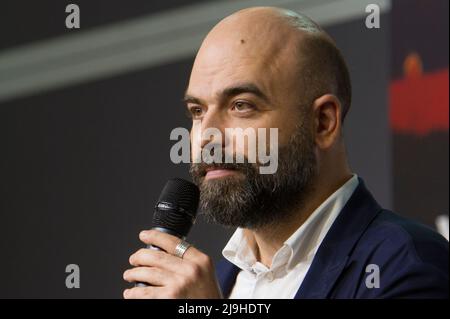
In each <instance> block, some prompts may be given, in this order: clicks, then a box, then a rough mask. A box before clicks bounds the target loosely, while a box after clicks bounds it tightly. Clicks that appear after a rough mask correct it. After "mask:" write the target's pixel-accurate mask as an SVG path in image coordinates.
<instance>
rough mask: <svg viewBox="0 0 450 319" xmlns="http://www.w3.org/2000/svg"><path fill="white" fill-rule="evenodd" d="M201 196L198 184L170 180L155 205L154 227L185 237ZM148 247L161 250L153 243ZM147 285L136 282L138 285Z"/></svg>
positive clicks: (176, 179)
mask: <svg viewBox="0 0 450 319" xmlns="http://www.w3.org/2000/svg"><path fill="white" fill-rule="evenodd" d="M199 198H200V191H199V189H198V187H197V185H195V184H193V183H191V182H188V181H186V180H184V179H181V178H172V179H170V180H168V181H167V183H166V185H165V186H164V188H163V190H162V191H161V194H160V195H159V199H158V202H157V203H156V206H155V211H154V215H153V227H152V229H156V230H158V231H161V232H164V233H167V234H170V235H173V236H176V237H178V238H181V239H185V238H186V236H187V234H188V233H189V231H190V230H191V227H192V225H193V224H194V222H195V216H196V214H197V208H198V201H199ZM147 248H148V249H154V250H161V249H160V248H159V247H156V246H152V245H148V246H147ZM147 286H148V285H147V284H145V283H141V282H138V283H136V287H147Z"/></svg>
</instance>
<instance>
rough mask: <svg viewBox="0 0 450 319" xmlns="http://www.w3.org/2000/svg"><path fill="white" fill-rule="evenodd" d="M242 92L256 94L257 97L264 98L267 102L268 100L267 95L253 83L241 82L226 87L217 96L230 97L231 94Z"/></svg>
mask: <svg viewBox="0 0 450 319" xmlns="http://www.w3.org/2000/svg"><path fill="white" fill-rule="evenodd" d="M242 93H250V94H253V95H256V96H257V97H259V98H260V99H262V100H264V101H265V102H267V103H268V102H269V98H268V97H267V95H265V94H264V92H263V91H262V90H261V89H260V88H259V87H258V86H257V85H255V84H253V83H243V84H238V85H234V86H231V87H228V88H226V89H224V90H223V91H222V92H221V93H220V94H219V96H221V98H230V97H232V96H235V95H239V94H242Z"/></svg>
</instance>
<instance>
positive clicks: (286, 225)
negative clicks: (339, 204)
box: [244, 173, 352, 267]
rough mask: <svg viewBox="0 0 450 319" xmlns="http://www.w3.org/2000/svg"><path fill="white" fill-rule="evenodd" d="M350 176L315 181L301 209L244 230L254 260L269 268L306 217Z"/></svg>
mask: <svg viewBox="0 0 450 319" xmlns="http://www.w3.org/2000/svg"><path fill="white" fill-rule="evenodd" d="M351 177H352V175H351V174H350V173H348V174H345V175H343V176H342V177H341V178H339V179H337V180H336V182H335V183H330V182H329V181H328V182H327V183H326V184H325V183H324V182H322V181H320V180H317V181H316V182H315V183H314V185H313V191H312V192H309V193H308V195H307V196H306V197H305V199H304V202H303V205H302V207H301V208H296V211H295V213H294V214H288V215H289V216H290V217H289V218H286V219H285V220H282V221H280V222H279V223H277V224H275V225H274V224H272V225H270V226H267V227H262V228H260V229H258V230H250V229H245V230H244V234H245V237H246V239H247V242H248V243H249V245H250V247H251V249H252V250H253V252H254V254H255V256H256V259H257V260H258V261H259V262H261V263H262V264H264V265H265V266H266V267H270V266H271V264H272V259H273V256H274V255H275V253H276V252H277V251H278V250H279V249H280V248H281V246H283V244H284V242H285V241H286V240H287V239H288V238H289V237H290V236H291V235H292V234H293V233H294V232H295V231H296V230H297V229H298V228H299V227H300V226H301V225H302V224H303V223H304V222H305V221H306V220H307V219H308V217H309V216H310V215H311V214H312V213H313V212H314V211H315V210H316V208H317V207H319V206H320V204H322V203H323V202H324V201H325V200H326V199H327V198H328V197H329V196H330V195H331V194H333V193H334V192H335V191H336V190H337V189H339V188H340V187H341V186H342V185H344V184H345V183H346V182H347V181H348V180H349V179H350V178H351Z"/></svg>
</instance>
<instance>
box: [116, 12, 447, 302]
mask: <svg viewBox="0 0 450 319" xmlns="http://www.w3.org/2000/svg"><path fill="white" fill-rule="evenodd" d="M185 102H186V106H187V108H188V110H189V113H190V114H191V116H192V118H193V120H196V121H197V122H196V123H200V124H199V125H194V126H193V127H192V131H191V133H192V134H191V139H192V143H196V144H197V145H200V146H201V147H205V145H207V144H208V143H220V144H221V145H224V147H225V146H226V144H227V143H232V142H233V141H229V140H228V141H227V140H224V139H223V138H219V137H216V136H212V137H210V139H209V140H204V139H202V138H201V137H200V140H198V136H201V134H200V135H198V134H196V133H197V130H205V129H207V128H216V129H218V130H219V131H220V132H224V131H225V129H226V128H242V129H247V128H253V129H258V128H266V129H268V128H277V129H278V146H279V157H278V169H277V171H276V172H275V173H274V174H260V173H259V171H258V167H259V166H260V165H261V164H260V163H259V162H257V163H249V162H248V161H247V162H245V163H211V164H207V163H205V162H202V163H197V164H192V165H191V174H192V177H193V180H194V182H195V183H197V184H198V186H199V188H200V191H201V196H200V210H201V212H202V213H203V214H204V215H205V216H206V217H207V218H208V219H209V220H211V221H213V222H216V223H219V224H222V225H225V226H227V227H236V228H237V229H236V231H235V233H234V234H233V236H232V237H231V238H230V240H229V242H228V244H227V245H226V246H225V248H224V249H223V256H224V259H223V260H222V261H221V263H220V264H219V266H218V268H217V271H216V269H215V267H214V266H213V263H212V262H211V259H210V258H209V257H208V256H207V255H205V254H204V253H202V252H201V251H200V250H198V249H197V248H195V247H189V248H187V247H184V250H183V252H182V253H181V255H180V253H179V250H178V252H177V251H176V248H177V245H178V244H179V243H180V239H178V238H176V237H174V236H171V235H168V234H164V233H161V232H158V231H154V230H150V231H143V232H141V234H140V239H141V240H142V241H143V242H144V243H146V244H151V245H155V246H158V247H160V248H161V249H162V251H154V250H148V249H141V250H139V251H138V252H136V253H134V254H133V255H132V256H131V257H130V264H131V265H132V266H134V268H132V269H130V270H127V271H126V272H125V273H124V279H125V280H127V281H129V282H144V283H147V284H148V286H147V287H135V288H132V289H127V290H125V291H124V297H125V298H221V297H224V298H448V256H449V254H448V242H447V241H446V240H445V239H444V238H443V237H441V236H440V235H438V234H437V233H435V232H434V231H432V230H431V229H428V228H426V227H425V226H422V225H419V224H417V223H414V222H412V221H409V220H406V219H404V218H402V217H400V216H398V215H396V214H394V213H392V212H390V211H387V210H385V209H383V208H381V207H380V206H379V205H378V203H377V202H376V201H375V199H374V198H373V197H372V196H371V194H370V192H369V191H368V190H367V189H366V187H365V185H364V182H363V180H362V179H361V178H359V177H358V176H357V175H356V174H355V173H353V172H352V171H351V169H350V167H349V165H348V161H347V157H346V151H345V144H344V136H343V125H344V119H345V116H346V114H347V112H348V111H349V108H350V104H351V85H350V77H349V74H348V70H347V67H346V64H345V62H344V60H343V58H342V56H341V54H340V52H339V50H338V49H337V48H336V45H335V43H334V42H333V40H332V39H331V38H330V37H329V36H328V35H327V34H326V33H325V32H324V31H323V30H322V29H321V28H320V27H319V26H318V25H317V24H315V23H314V22H313V21H312V20H310V19H309V18H307V17H305V16H304V15H301V14H297V13H294V12H291V11H288V10H283V9H278V8H268V7H258V8H249V9H245V10H241V11H239V12H237V13H234V14H232V15H231V16H229V17H227V18H225V19H224V20H222V21H221V22H220V23H218V24H217V25H216V26H215V27H214V28H213V29H212V30H211V32H210V33H209V34H208V35H207V37H206V38H205V40H204V41H203V43H202V46H201V48H200V50H199V52H198V54H197V56H196V59H195V62H194V65H193V68H192V73H191V77H190V80H189V85H188V88H187V91H186V96H185ZM214 139H217V140H214ZM219 139H220V140H219ZM244 155H245V156H247V157H248V153H245V154H244ZM211 240H214V238H211ZM179 247H180V246H178V248H179ZM186 248H187V249H186Z"/></svg>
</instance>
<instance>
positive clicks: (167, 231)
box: [134, 227, 184, 287]
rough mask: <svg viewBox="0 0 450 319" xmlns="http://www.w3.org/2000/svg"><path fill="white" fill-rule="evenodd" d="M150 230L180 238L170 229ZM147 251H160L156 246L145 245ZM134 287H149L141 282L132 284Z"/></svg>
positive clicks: (157, 228) (158, 228)
mask: <svg viewBox="0 0 450 319" xmlns="http://www.w3.org/2000/svg"><path fill="white" fill-rule="evenodd" d="M152 229H156V230H158V231H160V232H163V233H166V234H170V235H173V236H175V237H178V238H181V236H180V235H179V234H178V233H176V232H174V231H172V230H170V229H167V228H162V227H153V228H152ZM183 239H184V238H183ZM147 249H152V250H162V249H161V248H159V247H156V246H153V245H147ZM134 286H135V287H148V286H149V285H148V284H146V283H143V282H136V283H135V284H134Z"/></svg>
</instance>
